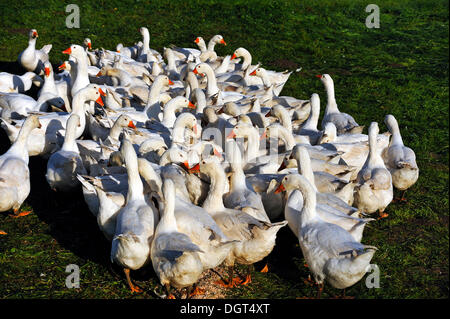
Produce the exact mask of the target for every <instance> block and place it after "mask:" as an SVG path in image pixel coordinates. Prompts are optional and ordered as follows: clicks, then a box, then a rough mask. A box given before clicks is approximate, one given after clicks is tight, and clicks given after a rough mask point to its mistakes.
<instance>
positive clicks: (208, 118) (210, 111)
mask: <svg viewBox="0 0 450 319" xmlns="http://www.w3.org/2000/svg"><path fill="white" fill-rule="evenodd" d="M203 119H204V121H205V122H206V123H211V124H212V123H216V122H217V120H218V119H219V117H218V116H217V114H216V111H215V109H214V108H213V107H212V106H207V107H205V108H204V109H203Z"/></svg>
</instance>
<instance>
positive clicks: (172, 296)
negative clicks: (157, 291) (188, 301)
mask: <svg viewBox="0 0 450 319" xmlns="http://www.w3.org/2000/svg"><path fill="white" fill-rule="evenodd" d="M167 299H177V298H175V296H174V295H172V294H170V295H168V296H167Z"/></svg>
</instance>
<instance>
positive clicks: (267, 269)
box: [259, 264, 269, 273]
mask: <svg viewBox="0 0 450 319" xmlns="http://www.w3.org/2000/svg"><path fill="white" fill-rule="evenodd" d="M268 271H269V264H266V265H265V266H264V267H263V269H261V270H260V271H259V272H262V273H266V272H268Z"/></svg>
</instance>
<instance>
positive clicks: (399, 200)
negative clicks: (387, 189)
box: [392, 189, 407, 203]
mask: <svg viewBox="0 0 450 319" xmlns="http://www.w3.org/2000/svg"><path fill="white" fill-rule="evenodd" d="M406 191H407V190H406V189H405V190H404V191H403V192H402V196H401V197H400V198H394V199H393V200H392V202H393V203H398V202H404V203H406V202H407V201H406V198H405V194H406Z"/></svg>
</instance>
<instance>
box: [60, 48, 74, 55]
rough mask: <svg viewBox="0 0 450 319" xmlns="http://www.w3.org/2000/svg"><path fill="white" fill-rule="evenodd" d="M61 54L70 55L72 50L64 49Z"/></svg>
mask: <svg viewBox="0 0 450 319" xmlns="http://www.w3.org/2000/svg"><path fill="white" fill-rule="evenodd" d="M62 53H64V54H72V48H70V47H69V48H67V49H65V50H64V51H63V52H62Z"/></svg>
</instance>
